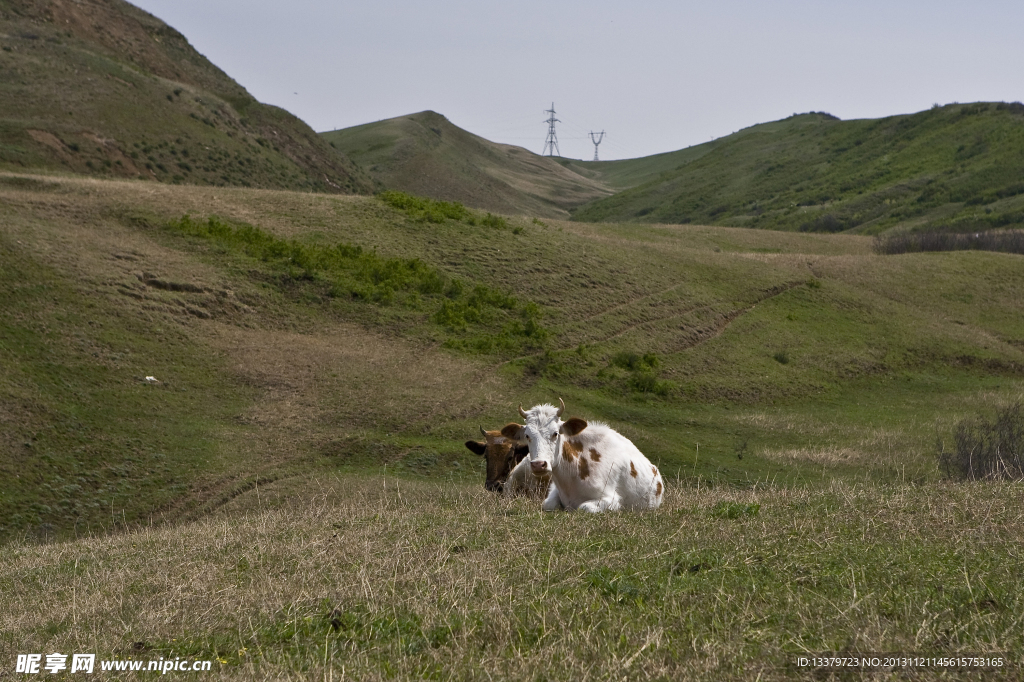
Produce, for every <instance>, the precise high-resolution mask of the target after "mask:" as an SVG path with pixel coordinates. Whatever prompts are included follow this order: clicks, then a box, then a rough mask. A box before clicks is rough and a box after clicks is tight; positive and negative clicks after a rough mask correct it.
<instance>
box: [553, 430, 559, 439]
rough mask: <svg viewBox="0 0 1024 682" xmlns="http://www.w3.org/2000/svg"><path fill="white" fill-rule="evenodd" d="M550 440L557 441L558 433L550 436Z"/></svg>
mask: <svg viewBox="0 0 1024 682" xmlns="http://www.w3.org/2000/svg"><path fill="white" fill-rule="evenodd" d="M551 440H558V431H555V432H554V433H552V434H551Z"/></svg>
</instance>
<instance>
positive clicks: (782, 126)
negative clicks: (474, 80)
mask: <svg viewBox="0 0 1024 682" xmlns="http://www.w3.org/2000/svg"><path fill="white" fill-rule="evenodd" d="M574 163H576V164H578V165H581V167H583V168H585V169H587V170H589V171H592V172H595V173H597V177H598V178H600V179H604V180H605V182H607V183H608V184H609V185H611V186H614V187H616V188H621V187H625V186H627V185H629V184H630V183H631V182H639V183H640V184H638V185H637V186H634V187H632V188H629V189H625V190H624V191H620V192H619V193H617V194H615V195H613V196H611V197H608V198H605V199H599V200H597V201H595V202H593V203H591V204H589V205H587V206H584V207H581V208H580V209H579V210H577V211H576V212H575V213H574V218H575V219H576V220H580V221H604V222H645V223H677V224H679V223H681V224H686V223H695V224H712V225H731V226H745V227H756V228H768V229H780V230H803V231H812V232H841V231H853V232H857V233H860V234H877V233H879V232H883V231H885V230H889V229H892V228H896V227H898V228H900V229H909V230H927V229H935V228H950V229H957V230H979V229H988V228H993V227H1003V226H1014V225H1019V224H1021V223H1024V184H1022V182H1021V178H1022V177H1024V106H1022V105H1020V104H1019V103H1014V104H1003V103H978V104H952V105H948V106H945V107H934V108H932V109H931V110H929V111H923V112H920V113H917V114H911V115H904V116H891V117H888V118H883V119H870V120H854V121H840V120H838V119H836V118H834V117H832V116H829V115H828V114H818V113H811V114H803V115H794V116H792V117H790V118H787V119H785V120H782V121H775V122H773V123H766V124H762V125H756V126H753V127H751V128H747V129H745V130H742V131H740V132H738V133H735V134H733V135H730V136H728V137H724V138H721V139H719V140H715V141H714V142H709V143H706V144H703V145H698V146H696V147H692V148H690V149H684V150H681V151H679V152H673V153H671V154H663V155H659V156H656V157H648V158H647V159H634V160H630V161H622V162H607V163H608V165H607V169H608V170H607V172H606V175H602V172H603V171H602V168H603V167H604V162H601V163H600V165H599V164H595V163H593V162H591V163H589V164H580V163H579V162H574ZM671 163H675V164H676V165H675V167H674V168H671V169H669V168H666V167H667V166H668V165H670V164H671ZM656 172H659V173H660V174H657V175H656V176H653V177H652V175H653V174H654V173H656Z"/></svg>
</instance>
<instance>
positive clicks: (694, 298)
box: [0, 172, 1024, 681]
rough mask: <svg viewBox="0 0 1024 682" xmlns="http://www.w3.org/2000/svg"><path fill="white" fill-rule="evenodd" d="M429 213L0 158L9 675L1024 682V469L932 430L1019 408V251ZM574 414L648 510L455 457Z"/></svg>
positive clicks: (0, 650)
mask: <svg viewBox="0 0 1024 682" xmlns="http://www.w3.org/2000/svg"><path fill="white" fill-rule="evenodd" d="M396 203H397V202H396ZM409 203H410V204H412V203H413V202H409ZM435 208H437V210H434V211H418V210H412V209H408V210H407V209H399V208H396V207H395V205H393V204H389V203H386V201H385V200H383V199H382V198H378V197H366V196H345V195H327V194H309V193H306V192H288V191H276V190H259V189H245V188H211V187H196V186H185V185H172V184H158V183H141V182H134V181H132V182H129V181H125V180H110V179H96V178H68V177H52V176H43V175H28V174H16V173H7V172H0V298H2V300H3V301H4V305H3V306H0V542H3V547H4V552H3V554H2V556H0V614H2V615H0V657H2V658H4V659H5V660H7V661H8V664H9V665H13V661H14V660H15V657H16V655H17V654H24V653H32V652H47V653H49V652H54V651H60V652H69V653H71V652H79V653H80V652H85V651H89V652H95V653H96V654H97V657H98V660H100V661H102V660H115V659H119V660H121V661H124V660H128V659H131V660H136V661H143V662H147V663H148V661H150V660H153V661H158V660H159V659H160V658H161V657H163V658H164V659H165V660H178V659H181V660H184V659H188V660H189V661H193V660H207V661H211V662H212V665H213V667H214V669H215V670H217V671H218V674H219V675H220V676H223V677H225V678H229V679H253V678H285V677H302V678H310V677H313V676H317V677H319V676H327V677H328V678H331V677H336V678H337V679H344V678H345V677H346V676H348V677H351V678H357V679H370V680H375V679H394V678H423V677H428V678H438V679H467V680H476V679H522V678H524V677H529V676H530V675H532V674H534V673H535V672H536V671H537V670H544V671H546V672H548V673H550V674H552V675H555V676H557V677H559V678H566V679H569V678H571V679H583V680H605V679H609V680H610V679H622V678H623V677H628V678H630V679H702V680H703V679H706V680H718V679H746V680H752V681H753V680H762V681H763V680H782V679H790V678H793V677H800V676H806V674H807V669H806V668H802V667H800V666H799V665H798V663H797V657H798V656H799V655H805V654H810V653H820V652H827V651H837V652H845V653H847V654H849V653H864V654H867V653H877V652H907V653H924V654H932V655H948V654H952V653H957V654H960V653H962V654H972V655H977V654H983V655H1003V656H1008V657H1009V661H1008V663H1009V665H1006V664H1004V666H1003V667H1001V668H995V667H993V666H991V665H990V666H987V667H986V668H985V670H983V671H981V672H980V673H979V675H978V676H977V678H978V679H1016V676H1017V673H1018V672H1019V668H1018V667H1014V666H1018V665H1019V662H1020V661H1021V660H1024V659H1022V658H1021V656H1022V652H1024V640H1022V635H1021V629H1020V627H1019V625H1020V623H1019V620H1020V618H1019V615H1018V614H1020V613H1021V609H1022V606H1024V605H1022V604H1021V597H1020V591H1019V589H1017V586H1018V584H1019V575H1018V573H1019V570H1018V566H1019V562H1018V561H1017V560H1016V557H1017V555H1018V553H1019V547H1020V543H1021V541H1022V539H1024V538H1022V533H1021V529H1022V527H1024V526H1022V523H1021V520H1022V519H1021V513H1020V509H1021V501H1022V500H1021V490H1020V487H1019V485H1017V484H1014V483H1012V482H1005V483H980V482H977V483H968V484H960V483H951V482H947V481H943V480H940V473H939V471H938V468H937V465H936V458H935V448H936V439H937V438H938V439H945V440H946V441H947V443H948V442H950V441H951V440H952V438H953V432H954V427H955V425H956V423H957V422H958V421H959V420H961V419H963V418H965V417H973V416H975V415H978V414H985V415H988V414H991V413H992V411H993V410H994V409H995V408H996V407H998V406H1002V405H1006V404H1008V403H1011V402H1013V401H1014V400H1020V399H1021V398H1022V393H1024V391H1022V382H1021V379H1022V375H1024V321H1022V319H1021V316H1020V315H1019V305H1020V304H1019V302H1020V300H1022V297H1024V268H1021V267H1020V262H1021V261H1020V259H1021V256H1015V255H1009V254H1001V253H986V252H949V253H938V254H921V253H917V254H905V255H899V256H883V255H879V254H876V253H874V252H873V251H872V249H871V239H870V238H868V237H864V236H858V235H833V234H813V233H800V232H778V231H769V230H752V229H744V228H729V227H704V226H690V225H683V226H671V225H662V226H644V225H633V224H586V223H579V222H570V221H556V220H546V221H541V220H536V219H527V218H507V219H502V220H493V219H491V220H488V219H487V217H486V216H485V215H483V214H481V213H479V212H468V213H467V212H464V211H463V212H459V211H455V210H452V211H450V213H449V216H450V217H448V218H444V219H440V220H437V219H436V217H435V216H436V214H441V213H442V211H441V208H439V207H435ZM492 218H493V217H492ZM432 220H434V222H432ZM558 397H562V398H564V399H565V401H566V403H567V406H568V410H569V412H570V413H571V414H574V415H579V416H583V417H585V418H588V419H593V418H601V419H604V420H606V421H608V422H610V423H611V424H612V425H613V426H614V427H616V428H617V429H619V430H620V431H621V432H622V433H624V434H625V435H627V436H628V437H629V438H630V439H631V440H632V441H633V442H635V443H636V444H637V445H638V446H639V447H640V448H641V450H643V451H644V452H645V453H646V454H647V455H648V456H649V457H650V458H651V460H652V461H653V462H654V463H655V464H657V465H658V466H659V467H660V468H661V470H662V472H663V474H664V476H665V480H666V484H667V486H668V488H667V492H666V503H665V505H664V506H663V507H662V508H661V509H660V510H659V511H658V512H656V513H652V514H607V515H602V516H599V517H592V516H584V515H580V514H543V513H541V512H539V511H538V504H537V503H536V502H532V501H529V500H514V501H505V500H502V499H499V498H497V497H496V496H494V495H492V494H490V493H487V492H486V491H484V489H483V467H482V464H481V462H480V459H479V458H477V457H475V456H474V455H471V454H470V453H469V452H468V451H467V450H466V449H465V448H464V447H463V445H462V443H463V442H464V441H465V440H466V439H467V438H472V437H474V436H475V435H476V434H477V429H478V426H479V425H484V426H487V427H496V426H499V425H502V424H504V423H507V422H508V421H510V420H512V419H514V418H515V416H516V411H515V408H516V405H517V404H519V403H523V404H524V405H531V404H535V403H538V402H541V401H557V399H558ZM979 538H982V539H983V540H984V541H979ZM524 576H527V578H526V579H524ZM69 605H70V606H69ZM97 665H99V662H97ZM905 672H907V674H908V675H916V676H918V677H925V678H927V677H929V675H928V674H921V671H920V670H917V671H913V670H910V671H906V670H905ZM930 672H931V671H926V673H930ZM956 672H957V674H958V675H959V674H961V673H963V675H966V674H968V671H967V670H966V669H960V670H958V671H956ZM976 672H977V671H976ZM818 673H821V675H822V676H823V677H827V671H818V672H817V673H815V674H818ZM963 675H960V676H961V677H962V676H963ZM933 676H936V675H933ZM1000 676H1002V677H1000ZM936 677H937V676H936Z"/></svg>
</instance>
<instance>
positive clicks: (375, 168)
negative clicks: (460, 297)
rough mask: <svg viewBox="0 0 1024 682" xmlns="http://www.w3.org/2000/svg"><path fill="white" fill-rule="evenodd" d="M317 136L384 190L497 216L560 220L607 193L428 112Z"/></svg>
mask: <svg viewBox="0 0 1024 682" xmlns="http://www.w3.org/2000/svg"><path fill="white" fill-rule="evenodd" d="M321 137H323V139H325V140H327V141H329V142H330V143H331V144H332V145H333V146H334V147H335V148H337V149H339V150H341V151H342V152H344V153H345V154H346V155H348V156H349V157H350V158H351V159H352V160H353V161H355V162H356V163H358V164H359V165H360V166H361V167H363V168H365V169H366V170H367V171H368V172H369V173H370V174H371V175H372V176H373V178H374V179H375V180H377V181H378V182H380V183H381V184H382V185H384V186H385V187H388V188H390V189H397V190H403V191H406V192H412V193H413V194H418V195H422V196H429V197H433V198H435V199H443V200H446V201H458V202H461V203H463V204H465V205H467V206H471V207H474V208H481V209H485V210H488V211H494V212H497V213H503V214H519V215H533V216H538V217H551V218H558V217H561V218H565V217H568V215H569V214H568V210H569V209H571V208H573V207H576V206H579V205H581V204H584V203H586V202H588V201H592V200H594V199H597V198H600V197H603V196H607V195H608V194H610V192H611V190H610V189H608V188H607V187H605V185H604V184H602V183H601V182H598V181H595V180H593V179H590V178H587V177H584V176H583V175H581V174H579V173H574V172H570V171H568V170H566V169H565V168H564V167H563V166H562V165H561V164H560V163H559V162H557V161H555V160H554V159H551V158H548V157H544V156H538V155H536V154H534V153H532V152H530V151H527V150H526V149H523V148H522V147H515V146H512V145H506V144H497V143H494V142H490V141H488V140H485V139H483V138H482V137H478V136H476V135H473V134H472V133H469V132H467V131H465V130H462V129H461V128H459V127H458V126H455V125H453V124H452V123H451V122H450V121H448V119H446V118H445V117H444V116H442V115H440V114H437V113H434V112H433V111H423V112H420V113H418V114H412V115H410V116H400V117H398V118H392V119H388V120H386V121H378V122H376V123H367V124H365V125H361V126H355V127H353V128H345V129H343V130H334V131H331V132H326V133H321Z"/></svg>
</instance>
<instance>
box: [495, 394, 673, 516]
mask: <svg viewBox="0 0 1024 682" xmlns="http://www.w3.org/2000/svg"><path fill="white" fill-rule="evenodd" d="M559 402H561V399H559ZM564 410H565V403H562V407H561V408H556V407H555V406H554V405H537V406H536V407H533V408H531V409H530V410H524V409H523V408H522V407H520V408H519V414H521V415H522V416H523V419H524V420H525V422H526V423H525V424H523V425H520V424H509V425H508V426H506V427H505V428H503V429H502V430H501V434H502V435H503V436H505V437H506V438H509V439H512V440H515V441H518V442H523V441H526V442H528V443H529V447H530V467H531V470H532V472H533V474H534V475H544V474H546V473H550V474H551V488H550V489H549V492H548V496H547V499H545V500H544V504H543V509H544V511H555V510H556V509H569V510H573V509H582V510H584V511H589V512H602V511H614V510H617V509H624V510H628V511H644V510H648V509H657V508H658V507H659V506H661V502H662V500H663V499H664V498H665V486H664V483H663V482H662V480H661V473H660V472H659V471H658V467H656V466H654V465H653V464H651V462H650V460H648V459H647V458H646V457H644V455H643V453H642V452H640V451H639V450H638V449H637V447H636V446H635V445H633V443H632V441H630V440H629V439H628V438H626V437H625V436H623V435H622V434H620V433H618V432H617V431H615V430H614V429H612V428H611V427H610V426H608V425H607V424H602V423H601V422H590V423H589V424H588V423H587V422H585V421H584V420H582V419H580V418H579V417H572V418H571V419H569V420H568V421H564V422H563V421H562V412H563V411H564Z"/></svg>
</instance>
